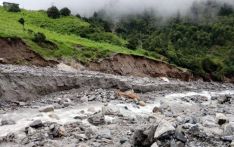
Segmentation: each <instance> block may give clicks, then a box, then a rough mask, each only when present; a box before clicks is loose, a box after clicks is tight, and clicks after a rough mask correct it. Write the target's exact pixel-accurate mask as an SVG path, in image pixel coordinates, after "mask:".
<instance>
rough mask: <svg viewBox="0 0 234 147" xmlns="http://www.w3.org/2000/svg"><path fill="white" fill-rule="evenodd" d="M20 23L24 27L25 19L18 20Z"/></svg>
mask: <svg viewBox="0 0 234 147" xmlns="http://www.w3.org/2000/svg"><path fill="white" fill-rule="evenodd" d="M18 22H19V23H20V24H21V25H22V26H23V27H24V23H25V20H24V18H22V17H21V18H20V19H19V20H18Z"/></svg>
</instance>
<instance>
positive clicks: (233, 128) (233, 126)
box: [223, 123, 234, 136]
mask: <svg viewBox="0 0 234 147" xmlns="http://www.w3.org/2000/svg"><path fill="white" fill-rule="evenodd" d="M223 135H225V136H230V135H234V123H229V124H226V125H225V126H224V131H223Z"/></svg>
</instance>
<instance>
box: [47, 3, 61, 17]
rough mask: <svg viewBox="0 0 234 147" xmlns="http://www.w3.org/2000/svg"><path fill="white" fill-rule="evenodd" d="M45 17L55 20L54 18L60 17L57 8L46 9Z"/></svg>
mask: <svg viewBox="0 0 234 147" xmlns="http://www.w3.org/2000/svg"><path fill="white" fill-rule="evenodd" d="M47 15H48V17H50V18H53V19H56V18H59V17H60V12H59V10H58V8H57V7H55V6H52V7H50V8H48V10H47Z"/></svg>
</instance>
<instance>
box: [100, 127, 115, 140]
mask: <svg viewBox="0 0 234 147" xmlns="http://www.w3.org/2000/svg"><path fill="white" fill-rule="evenodd" d="M103 138H105V139H112V135H111V131H110V130H109V129H102V130H99V131H98V132H97V136H96V139H103Z"/></svg>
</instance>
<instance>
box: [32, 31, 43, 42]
mask: <svg viewBox="0 0 234 147" xmlns="http://www.w3.org/2000/svg"><path fill="white" fill-rule="evenodd" d="M33 41H35V42H37V43H43V42H46V36H45V34H43V33H40V32H38V33H36V34H34V38H33Z"/></svg>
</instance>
